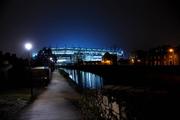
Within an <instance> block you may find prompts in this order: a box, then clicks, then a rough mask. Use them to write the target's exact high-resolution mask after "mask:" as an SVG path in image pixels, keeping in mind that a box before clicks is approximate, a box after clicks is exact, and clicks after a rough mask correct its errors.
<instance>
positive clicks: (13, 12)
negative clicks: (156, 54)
mask: <svg viewBox="0 0 180 120" xmlns="http://www.w3.org/2000/svg"><path fill="white" fill-rule="evenodd" d="M179 6H180V4H179V3H178V2H176V1H173V0H169V1H167V0H1V1H0V50H2V51H4V52H6V51H10V52H11V53H17V54H18V55H22V54H23V53H24V51H25V50H24V48H23V44H24V43H25V42H26V41H31V42H32V43H33V44H34V51H35V50H38V49H40V48H42V47H44V46H47V47H49V46H52V47H64V46H66V47H90V48H110V47H120V48H122V49H124V50H126V51H131V50H134V49H148V48H151V47H155V46H158V45H163V44H171V45H173V46H175V45H178V44H180V40H179V39H180V12H179V9H180V8H179Z"/></svg>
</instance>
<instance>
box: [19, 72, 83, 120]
mask: <svg viewBox="0 0 180 120" xmlns="http://www.w3.org/2000/svg"><path fill="white" fill-rule="evenodd" d="M78 98H79V94H78V93H76V92H75V91H74V90H73V89H72V88H71V87H70V86H69V84H68V83H67V81H66V80H65V78H63V77H62V76H61V75H60V74H59V72H58V71H55V72H53V77H52V81H51V84H50V85H49V86H48V88H47V90H46V91H45V92H43V93H42V94H41V95H40V96H39V97H38V98H37V99H36V100H35V101H34V102H33V103H32V105H30V106H29V107H27V108H26V109H25V110H24V111H23V112H22V114H21V115H20V118H19V119H18V120H81V115H80V111H79V109H78V108H77V107H76V106H75V105H74V104H73V103H74V102H77V100H78Z"/></svg>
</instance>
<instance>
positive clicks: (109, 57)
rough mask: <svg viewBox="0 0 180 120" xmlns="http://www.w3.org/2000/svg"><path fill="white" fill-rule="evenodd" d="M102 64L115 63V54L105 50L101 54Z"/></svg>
mask: <svg viewBox="0 0 180 120" xmlns="http://www.w3.org/2000/svg"><path fill="white" fill-rule="evenodd" d="M102 64H104V65H116V64H117V55H116V54H110V53H108V52H106V53H105V54H104V55H103V56H102Z"/></svg>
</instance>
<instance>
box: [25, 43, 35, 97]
mask: <svg viewBox="0 0 180 120" xmlns="http://www.w3.org/2000/svg"><path fill="white" fill-rule="evenodd" d="M24 47H25V49H26V50H27V52H28V67H29V70H31V50H32V44H31V43H25V44H24ZM30 80H31V88H30V91H31V98H33V81H32V76H31V75H30Z"/></svg>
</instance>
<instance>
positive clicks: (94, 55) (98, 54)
mask: <svg viewBox="0 0 180 120" xmlns="http://www.w3.org/2000/svg"><path fill="white" fill-rule="evenodd" d="M51 50H52V53H53V54H55V55H56V56H57V64H58V65H64V64H74V63H79V62H80V63H82V62H83V63H94V62H96V63H99V62H101V61H102V57H103V55H104V54H105V53H106V52H108V53H110V54H116V55H117V59H120V58H122V57H123V56H124V52H123V50H121V49H116V50H114V49H91V48H51Z"/></svg>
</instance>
